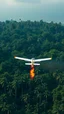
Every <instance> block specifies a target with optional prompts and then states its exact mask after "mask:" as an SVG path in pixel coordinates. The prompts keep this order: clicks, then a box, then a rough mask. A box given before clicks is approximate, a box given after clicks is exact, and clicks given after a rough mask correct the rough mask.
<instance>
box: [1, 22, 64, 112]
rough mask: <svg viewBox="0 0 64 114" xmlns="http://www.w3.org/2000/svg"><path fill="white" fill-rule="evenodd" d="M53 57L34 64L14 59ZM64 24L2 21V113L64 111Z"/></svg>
mask: <svg viewBox="0 0 64 114" xmlns="http://www.w3.org/2000/svg"><path fill="white" fill-rule="evenodd" d="M14 56H20V57H26V58H32V57H35V58H44V57H52V61H48V62H42V63H41V66H39V67H35V78H34V79H33V80H31V79H30V77H29V70H30V68H29V66H28V67H27V66H25V65H24V62H23V61H22V62H21V61H19V60H15V59H14ZM63 61H64V26H62V24H61V23H59V24H57V23H53V22H51V23H46V22H43V21H42V20H41V21H40V22H37V21H34V22H31V21H26V22H24V21H20V22H16V21H13V20H11V21H8V20H7V21H6V22H0V114H30V113H31V114H64V85H63V82H64V63H63Z"/></svg>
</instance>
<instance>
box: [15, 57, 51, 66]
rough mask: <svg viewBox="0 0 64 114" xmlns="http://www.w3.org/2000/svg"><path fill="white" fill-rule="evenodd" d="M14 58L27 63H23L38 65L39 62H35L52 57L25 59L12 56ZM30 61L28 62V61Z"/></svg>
mask: <svg viewBox="0 0 64 114" xmlns="http://www.w3.org/2000/svg"><path fill="white" fill-rule="evenodd" d="M14 58H15V59H19V60H24V61H28V63H25V65H31V66H34V65H40V63H36V62H41V61H47V60H51V59H52V58H43V59H34V58H32V59H27V58H22V57H16V56H15V57H14ZM29 62H30V63H29Z"/></svg>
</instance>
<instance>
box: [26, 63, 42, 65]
mask: <svg viewBox="0 0 64 114" xmlns="http://www.w3.org/2000/svg"><path fill="white" fill-rule="evenodd" d="M25 65H32V63H25ZM33 65H40V64H39V63H34V64H33Z"/></svg>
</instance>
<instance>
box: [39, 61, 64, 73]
mask: <svg viewBox="0 0 64 114" xmlns="http://www.w3.org/2000/svg"><path fill="white" fill-rule="evenodd" d="M40 68H41V69H43V70H48V71H56V70H59V71H64V62H63V61H54V60H53V61H46V62H43V63H41V66H40Z"/></svg>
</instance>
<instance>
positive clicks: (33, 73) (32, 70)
mask: <svg viewBox="0 0 64 114" xmlns="http://www.w3.org/2000/svg"><path fill="white" fill-rule="evenodd" d="M34 76H35V70H34V65H31V69H30V78H31V79H33V78H34Z"/></svg>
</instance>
